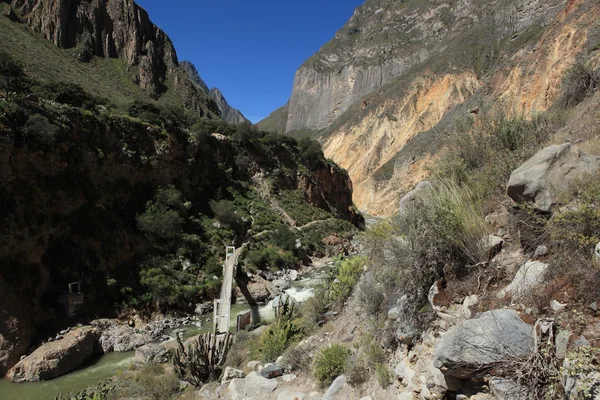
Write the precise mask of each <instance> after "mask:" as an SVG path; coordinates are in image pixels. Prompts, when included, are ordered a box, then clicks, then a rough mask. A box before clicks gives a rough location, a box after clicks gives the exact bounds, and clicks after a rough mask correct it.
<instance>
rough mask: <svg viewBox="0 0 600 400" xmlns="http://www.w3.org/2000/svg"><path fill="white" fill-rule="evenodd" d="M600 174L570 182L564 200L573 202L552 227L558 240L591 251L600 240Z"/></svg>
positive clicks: (554, 238)
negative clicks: (568, 191)
mask: <svg viewBox="0 0 600 400" xmlns="http://www.w3.org/2000/svg"><path fill="white" fill-rule="evenodd" d="M599 178H600V174H598V173H595V174H591V175H588V176H586V177H583V178H581V179H578V180H577V181H575V182H573V184H572V185H570V193H565V194H563V195H562V196H561V197H563V202H565V203H566V202H570V204H568V205H567V206H566V207H563V208H562V209H560V210H558V211H557V212H556V213H555V214H554V215H553V216H552V218H551V219H550V221H549V226H548V229H549V231H550V234H551V236H552V239H553V240H554V242H555V243H557V244H558V245H560V246H561V247H563V248H565V249H569V250H571V251H579V250H583V251H584V253H585V254H591V253H592V251H593V249H594V247H595V246H596V244H598V242H600V179H599Z"/></svg>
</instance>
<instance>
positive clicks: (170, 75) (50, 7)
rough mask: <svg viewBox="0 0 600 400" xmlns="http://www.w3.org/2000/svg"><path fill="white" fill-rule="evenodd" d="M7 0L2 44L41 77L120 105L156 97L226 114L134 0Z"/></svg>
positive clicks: (197, 110)
mask: <svg viewBox="0 0 600 400" xmlns="http://www.w3.org/2000/svg"><path fill="white" fill-rule="evenodd" d="M0 3H1V2H0ZM6 3H9V4H0V7H2V8H3V12H2V13H3V14H4V15H5V16H6V17H7V18H4V17H3V18H1V19H0V40H1V42H2V48H3V50H5V51H7V52H9V53H10V54H14V56H15V57H17V59H19V61H21V62H22V63H23V64H24V65H25V67H26V68H27V70H28V71H29V73H30V75H32V76H33V77H35V78H37V79H39V80H42V81H62V82H68V83H75V84H78V85H79V86H82V87H85V88H86V90H88V91H90V92H91V93H93V94H95V95H97V96H99V97H102V98H106V99H108V100H109V101H111V102H112V103H114V104H115V105H117V106H120V107H124V106H126V105H127V104H128V103H130V102H131V101H133V100H135V99H138V100H144V101H149V100H152V99H154V100H157V101H158V102H159V103H160V104H164V105H174V106H179V107H184V108H185V109H186V110H189V111H192V112H193V113H194V114H196V115H198V116H206V117H209V118H216V117H219V116H221V114H222V112H221V109H220V108H219V106H218V105H217V103H216V101H215V100H214V99H213V97H211V95H210V93H209V90H208V88H201V89H200V88H199V87H198V85H196V84H194V83H193V82H192V81H191V80H190V79H189V77H188V73H187V70H186V68H185V66H183V67H182V66H181V65H180V64H179V61H178V59H177V53H176V51H175V48H174V46H173V43H172V42H171V40H170V39H169V37H168V36H167V35H166V34H165V33H164V32H163V31H162V30H161V29H160V28H158V27H157V26H156V25H154V24H153V23H152V21H151V20H150V18H149V16H148V13H147V12H146V11H145V10H144V9H142V8H141V7H139V6H138V5H137V4H136V3H135V2H134V1H133V0H126V1H121V2H116V1H101V0H94V1H90V2H88V1H81V0H77V1H67V0H60V1H56V2H44V1H38V0H13V1H12V2H6ZM23 23H24V24H25V26H23ZM40 38H44V39H47V40H49V41H50V42H51V43H53V44H54V46H52V45H50V43H44V41H40V40H39V39H40ZM219 101H220V99H219ZM228 112H229V111H228V109H224V113H223V115H225V114H227V113H228ZM230 119H231V118H230Z"/></svg>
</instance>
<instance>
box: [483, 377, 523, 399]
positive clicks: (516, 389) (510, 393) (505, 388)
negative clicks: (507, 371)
mask: <svg viewBox="0 0 600 400" xmlns="http://www.w3.org/2000/svg"><path fill="white" fill-rule="evenodd" d="M490 392H492V394H493V395H494V396H496V399H498V400H529V399H530V398H531V396H530V395H529V394H528V392H527V389H526V388H525V387H523V386H520V385H519V384H517V383H516V382H514V381H511V380H510V379H502V378H491V379H490Z"/></svg>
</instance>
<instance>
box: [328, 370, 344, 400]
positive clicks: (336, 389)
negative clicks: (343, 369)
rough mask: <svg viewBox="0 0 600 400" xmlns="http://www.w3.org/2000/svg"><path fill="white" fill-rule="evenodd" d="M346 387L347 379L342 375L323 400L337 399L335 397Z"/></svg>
mask: <svg viewBox="0 0 600 400" xmlns="http://www.w3.org/2000/svg"><path fill="white" fill-rule="evenodd" d="M344 385H346V377H345V376H344V375H340V376H338V377H337V378H335V380H334V381H333V383H332V384H331V385H330V386H329V389H327V391H326V392H325V394H324V395H323V400H333V399H335V395H336V394H337V393H338V392H339V391H340V390H342V388H343V387H344Z"/></svg>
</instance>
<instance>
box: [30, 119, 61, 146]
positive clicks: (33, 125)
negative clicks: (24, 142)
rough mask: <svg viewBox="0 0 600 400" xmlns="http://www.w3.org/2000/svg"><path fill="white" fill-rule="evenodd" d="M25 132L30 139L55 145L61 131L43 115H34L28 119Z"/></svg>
mask: <svg viewBox="0 0 600 400" xmlns="http://www.w3.org/2000/svg"><path fill="white" fill-rule="evenodd" d="M23 132H24V134H25V135H26V136H27V137H28V138H31V139H33V140H35V141H37V142H40V143H43V144H46V145H49V144H52V143H54V141H55V140H56V137H57V136H58V134H59V132H60V129H59V127H58V126H56V125H54V124H52V123H51V122H50V121H49V120H48V118H46V117H44V116H43V115H40V114H33V115H31V116H29V118H28V119H27V122H26V123H25V126H24V127H23Z"/></svg>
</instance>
